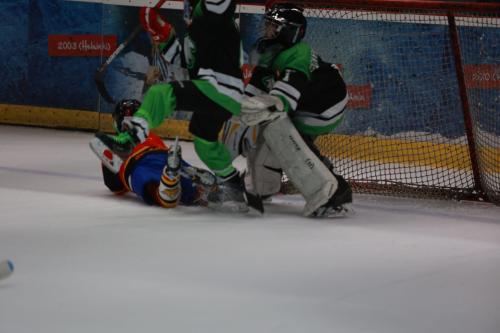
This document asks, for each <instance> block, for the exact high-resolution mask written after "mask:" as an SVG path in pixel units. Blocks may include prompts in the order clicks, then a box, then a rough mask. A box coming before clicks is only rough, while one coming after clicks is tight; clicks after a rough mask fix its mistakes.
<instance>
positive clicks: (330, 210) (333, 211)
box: [311, 204, 355, 218]
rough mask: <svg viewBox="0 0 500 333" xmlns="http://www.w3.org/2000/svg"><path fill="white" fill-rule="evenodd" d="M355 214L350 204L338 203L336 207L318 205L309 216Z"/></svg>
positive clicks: (332, 216) (333, 216)
mask: <svg viewBox="0 0 500 333" xmlns="http://www.w3.org/2000/svg"><path fill="white" fill-rule="evenodd" d="M354 214H355V212H354V210H353V209H352V206H351V205H350V204H346V205H340V206H337V207H320V208H318V209H317V210H316V211H314V213H313V214H312V215H311V217H317V218H322V217H325V218H335V217H347V216H353V215H354Z"/></svg>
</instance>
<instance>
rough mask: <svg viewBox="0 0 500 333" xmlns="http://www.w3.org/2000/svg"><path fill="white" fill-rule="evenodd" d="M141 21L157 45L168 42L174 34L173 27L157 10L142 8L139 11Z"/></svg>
mask: <svg viewBox="0 0 500 333" xmlns="http://www.w3.org/2000/svg"><path fill="white" fill-rule="evenodd" d="M139 20H140V21H141V25H142V27H143V28H144V29H145V30H146V31H147V32H149V34H150V35H151V38H152V39H153V41H155V42H156V43H164V42H166V41H168V40H169V39H170V35H171V33H173V32H174V30H173V28H172V25H171V24H170V23H169V22H168V21H167V20H165V19H164V18H163V17H162V16H161V15H160V14H158V12H157V11H156V9H155V8H150V7H142V8H141V9H140V10H139Z"/></svg>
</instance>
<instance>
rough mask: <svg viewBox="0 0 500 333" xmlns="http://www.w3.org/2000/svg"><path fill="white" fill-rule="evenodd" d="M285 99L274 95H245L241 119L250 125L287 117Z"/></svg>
mask: <svg viewBox="0 0 500 333" xmlns="http://www.w3.org/2000/svg"><path fill="white" fill-rule="evenodd" d="M284 109H285V106H284V104H283V101H282V100H281V99H280V98H279V97H277V96H273V95H260V96H253V97H244V98H243V100H242V102H241V116H240V117H241V121H242V122H244V123H245V124H246V125H248V126H255V125H258V124H262V123H266V122H270V121H273V120H276V119H278V118H281V117H286V113H285V112H283V111H284Z"/></svg>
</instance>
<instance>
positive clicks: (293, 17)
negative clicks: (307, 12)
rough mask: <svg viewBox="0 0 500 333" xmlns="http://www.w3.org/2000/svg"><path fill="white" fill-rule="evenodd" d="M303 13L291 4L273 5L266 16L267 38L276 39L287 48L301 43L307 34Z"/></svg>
mask: <svg viewBox="0 0 500 333" xmlns="http://www.w3.org/2000/svg"><path fill="white" fill-rule="evenodd" d="M302 12H303V9H302V8H300V7H298V6H295V5H293V4H289V3H278V4H275V5H273V6H272V7H271V8H270V9H269V10H267V11H266V14H265V25H266V26H265V29H266V37H265V38H268V39H276V40H277V41H278V42H279V43H280V44H282V45H283V46H285V47H290V46H292V45H294V44H296V43H298V42H300V41H301V40H302V38H304V35H305V34H306V27H307V21H306V18H305V17H304V14H303V13H302Z"/></svg>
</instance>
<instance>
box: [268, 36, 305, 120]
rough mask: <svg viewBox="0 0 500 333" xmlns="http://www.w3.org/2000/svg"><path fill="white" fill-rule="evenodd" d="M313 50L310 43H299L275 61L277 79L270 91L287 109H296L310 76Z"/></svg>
mask: <svg viewBox="0 0 500 333" xmlns="http://www.w3.org/2000/svg"><path fill="white" fill-rule="evenodd" d="M311 59H312V50H311V48H310V46H309V45H307V44H305V43H299V44H296V45H295V46H293V47H292V48H290V49H288V50H285V51H283V52H282V53H281V54H280V55H278V57H277V58H276V61H275V62H274V63H275V65H274V68H275V70H276V72H277V73H278V74H277V77H276V80H275V82H274V84H273V86H272V88H271V90H270V91H269V94H270V95H273V96H277V97H279V98H280V99H281V100H282V101H283V103H284V104H285V111H287V112H288V111H292V112H293V111H295V110H296V109H297V105H298V102H299V99H300V97H301V95H302V92H303V91H304V89H305V87H306V85H307V82H308V81H309V78H310V75H311V73H310V67H311Z"/></svg>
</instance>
